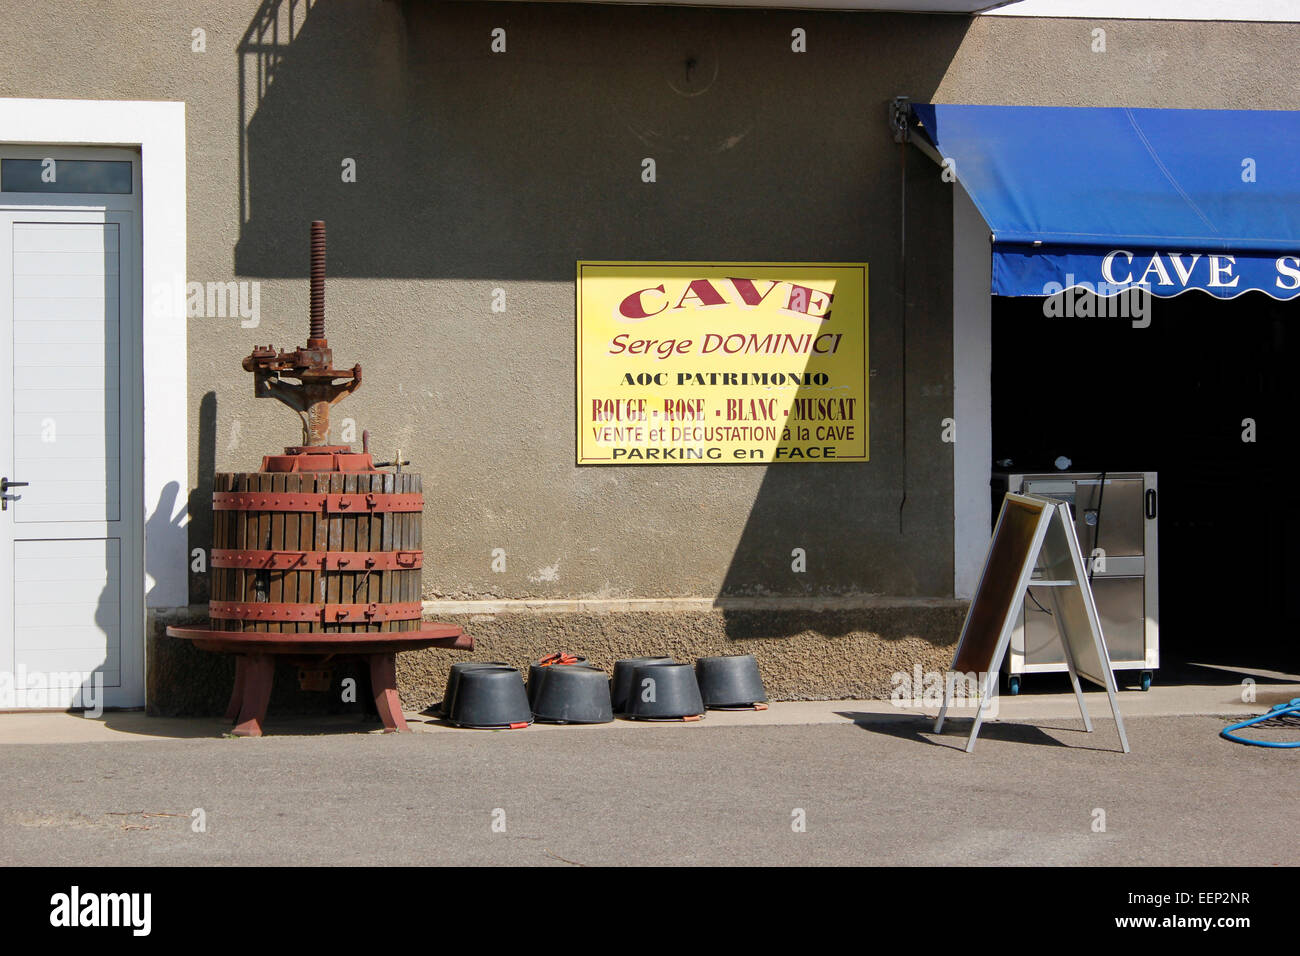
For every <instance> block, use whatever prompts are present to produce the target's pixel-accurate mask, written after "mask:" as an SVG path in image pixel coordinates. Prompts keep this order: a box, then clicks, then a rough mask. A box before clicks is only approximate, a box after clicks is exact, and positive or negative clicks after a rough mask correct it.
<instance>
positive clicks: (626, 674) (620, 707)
mask: <svg viewBox="0 0 1300 956" xmlns="http://www.w3.org/2000/svg"><path fill="white" fill-rule="evenodd" d="M672 663H674V661H673V659H672V658H671V657H626V658H624V659H623V660H621V661H616V662H615V663H614V677H613V679H612V680H611V681H610V684H609V696H610V700H611V702H612V703H613V706H614V713H616V714H621V713H623V712H624V711H626V710H627V695H628V692H629V690H630V688H631V687H632V671H633V670H634V669H635V668H637V667H641V666H643V665H645V666H655V667H657V666H659V665H661V664H672Z"/></svg>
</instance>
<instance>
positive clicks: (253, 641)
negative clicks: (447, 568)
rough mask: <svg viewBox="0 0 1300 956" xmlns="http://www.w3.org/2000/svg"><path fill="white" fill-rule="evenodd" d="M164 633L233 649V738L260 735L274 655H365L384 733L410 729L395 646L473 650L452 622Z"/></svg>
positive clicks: (221, 650)
mask: <svg viewBox="0 0 1300 956" xmlns="http://www.w3.org/2000/svg"><path fill="white" fill-rule="evenodd" d="M167 636H168V637H174V638H179V639H181V640H188V641H193V642H194V646H195V647H198V648H200V649H201V650H205V651H216V652H218V653H226V654H235V655H237V657H236V658H235V687H234V690H233V691H232V693H231V695H230V704H229V706H228V707H227V708H226V719H227V720H233V721H235V729H234V733H235V735H236V736H238V737H260V736H261V735H262V723H263V721H265V720H266V708H267V704H268V703H269V702H270V700H271V685H272V682H273V681H274V678H275V658H274V656H273V655H275V654H293V655H298V656H304V655H320V656H322V657H325V658H327V659H330V658H338V657H360V658H364V659H365V660H366V661H367V662H368V663H369V666H370V685H371V689H372V690H373V692H374V695H375V708H376V709H377V710H378V711H379V717H380V720H382V721H383V724H384V732H385V733H404V732H407V731H409V730H410V727H408V726H407V724H406V718H405V716H404V715H403V714H402V707H401V701H400V700H399V698H398V695H397V664H396V655H397V652H398V651H408V650H419V649H421V648H425V647H450V648H457V649H460V650H467V651H469V650H473V649H474V639H473V638H472V637H470V636H469V635H468V634H465V633H464V632H463V631H462V630H461V629H460V628H459V627H455V626H453V625H451V624H432V623H425V624H424V625H423V627H422V628H421V629H420V630H418V631H404V632H402V631H399V632H388V633H369V634H320V633H315V634H268V633H261V632H252V633H245V632H243V631H221V630H213V629H211V628H207V627H169V628H167Z"/></svg>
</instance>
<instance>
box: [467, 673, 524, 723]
mask: <svg viewBox="0 0 1300 956" xmlns="http://www.w3.org/2000/svg"><path fill="white" fill-rule="evenodd" d="M447 720H449V721H450V722H451V723H453V724H455V725H457V726H458V727H474V728H478V729H489V728H490V729H500V728H505V727H526V726H527V725H528V724H531V723H532V722H533V711H532V708H531V707H529V706H528V695H527V694H526V693H524V679H523V677H522V675H520V673H519V671H517V670H516V669H515V668H513V667H510V666H508V665H497V666H487V667H470V668H466V669H465V670H464V671H462V672H461V675H460V680H459V682H458V683H457V684H456V693H455V695H454V696H453V697H452V699H451V704H450V705H449V710H448V712H447Z"/></svg>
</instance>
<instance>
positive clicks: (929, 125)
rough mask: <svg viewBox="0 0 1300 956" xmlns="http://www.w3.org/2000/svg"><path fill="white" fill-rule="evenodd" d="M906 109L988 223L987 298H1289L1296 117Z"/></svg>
mask: <svg viewBox="0 0 1300 956" xmlns="http://www.w3.org/2000/svg"><path fill="white" fill-rule="evenodd" d="M913 109H914V110H915V112H916V115H917V118H918V119H919V120H920V121H921V124H922V126H923V127H924V131H925V134H926V135H928V136H929V138H930V140H931V142H933V143H934V145H935V147H936V149H937V150H938V151H939V153H940V154H942V156H943V157H944V158H945V159H948V160H951V161H952V166H953V172H954V173H955V175H956V178H957V179H958V180H959V181H960V182H961V183H962V184H963V185H964V186H965V187H966V190H967V192H968V193H969V194H970V196H971V199H972V200H974V202H975V205H976V207H977V208H978V209H979V211H980V212H981V213H982V214H983V216H984V219H985V221H986V222H987V223H988V224H989V228H990V230H991V231H992V234H993V244H994V245H993V292H994V294H995V295H1038V296H1041V295H1051V294H1053V293H1055V292H1059V291H1061V289H1062V288H1071V287H1083V288H1091V289H1093V290H1094V291H1097V292H1099V293H1101V294H1113V293H1115V292H1119V291H1123V290H1125V289H1129V288H1133V287H1134V286H1135V285H1139V284H1141V285H1144V286H1146V287H1149V290H1150V292H1151V293H1152V294H1154V295H1157V296H1171V295H1177V294H1179V293H1180V292H1184V291H1186V290H1187V289H1201V290H1203V291H1205V292H1208V293H1210V294H1212V295H1215V296H1218V297H1220V298H1228V299H1230V298H1234V297H1236V296H1238V295H1241V294H1242V293H1243V292H1248V291H1251V290H1258V291H1261V292H1265V293H1267V294H1268V295H1270V296H1272V297H1273V298H1275V299H1290V298H1293V297H1295V296H1296V295H1300V112H1293V111H1264V110H1163V109H1123V108H1110V107H1106V108H1083V107H1078V108H1075V107H1054V106H945V105H940V104H919V105H916V106H914V107H913Z"/></svg>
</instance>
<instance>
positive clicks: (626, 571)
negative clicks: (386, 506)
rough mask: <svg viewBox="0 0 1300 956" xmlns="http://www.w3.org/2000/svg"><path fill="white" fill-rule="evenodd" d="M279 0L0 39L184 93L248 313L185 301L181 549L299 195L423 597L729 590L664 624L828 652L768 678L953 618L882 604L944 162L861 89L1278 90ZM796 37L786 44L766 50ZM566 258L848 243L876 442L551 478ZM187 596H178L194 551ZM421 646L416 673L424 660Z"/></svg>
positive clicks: (904, 556) (929, 376)
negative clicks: (356, 368) (732, 462)
mask: <svg viewBox="0 0 1300 956" xmlns="http://www.w3.org/2000/svg"><path fill="white" fill-rule="evenodd" d="M288 6H289V5H288V4H287V3H283V4H281V3H276V2H274V0H267V2H263V3H255V2H232V0H219V2H215V0H214V2H208V3H192V4H186V5H184V6H182V5H178V4H165V3H146V4H141V3H138V2H132V3H126V2H101V3H95V4H84V3H72V2H67V3H53V4H45V5H41V6H38V7H31V6H24V7H23V8H22V16H20V17H19V16H10V17H8V18H7V20H6V22H7V28H6V33H5V36H4V37H3V38H0V54H2V55H0V96H38V97H63V98H113V99H180V100H184V101H185V102H186V104H187V113H186V115H187V122H188V130H187V136H188V144H187V145H188V162H189V169H188V175H189V208H188V217H189V232H190V235H189V279H190V280H191V281H198V282H204V283H206V282H229V281H257V282H259V283H260V310H261V322H260V325H259V326H258V327H257V328H243V327H241V324H240V319H239V318H238V317H226V318H220V317H205V318H196V319H193V320H191V323H190V328H189V351H190V359H189V369H188V372H189V382H190V393H189V394H188V395H186V396H176V400H177V401H184V402H186V403H187V404H188V407H189V409H190V417H191V425H192V431H193V435H192V439H191V446H190V457H191V462H192V465H191V476H190V477H191V488H192V494H191V516H192V524H191V530H190V539H191V545H192V546H194V547H207V546H208V545H209V544H210V540H209V535H210V530H209V529H210V513H209V510H208V506H207V502H208V501H209V500H210V492H211V485H210V475H211V473H212V471H213V470H245V469H248V468H251V467H255V466H256V464H257V462H258V461H259V460H260V456H261V455H262V454H263V453H265V452H267V451H272V450H276V449H277V448H278V447H280V446H283V445H287V444H292V443H295V442H296V441H297V424H296V421H295V420H294V418H293V417H292V416H291V415H290V414H289V413H288V412H287V411H286V410H285V409H283V408H282V407H280V406H278V405H277V404H275V403H272V402H267V401H256V400H254V399H253V397H252V389H251V387H250V386H251V382H250V376H248V375H247V374H246V373H244V372H242V371H241V370H240V369H239V360H240V358H242V356H244V355H246V354H247V353H248V352H249V351H250V349H251V348H252V346H253V345H255V344H265V343H267V342H273V343H275V344H276V345H277V346H280V347H285V346H290V345H296V344H299V343H300V342H301V341H302V340H303V339H304V338H305V332H306V311H307V283H306V265H307V225H308V222H309V220H311V219H315V218H323V219H325V220H326V221H327V223H328V227H329V243H330V256H329V273H330V276H331V278H330V281H329V283H328V286H327V295H326V302H327V315H328V318H329V323H330V324H329V338H330V343H331V345H332V347H333V348H334V350H335V354H336V358H337V359H338V361H339V363H340V364H351V363H352V362H355V361H360V362H361V363H362V364H363V365H364V367H365V370H366V383H365V385H364V386H363V387H362V388H361V390H360V391H359V392H358V393H357V395H355V396H354V397H352V398H351V399H349V400H348V401H347V402H346V403H345V404H344V405H343V406H341V408H340V410H339V412H338V413H337V414H336V418H335V421H336V423H337V424H340V425H341V424H343V420H344V419H349V418H350V419H352V420H353V421H354V422H355V427H356V432H357V435H358V439H357V440H358V441H359V435H360V431H361V430H362V429H363V428H366V429H369V430H370V432H371V436H372V442H373V446H374V449H375V450H376V451H377V452H378V453H379V454H380V456H381V457H388V456H390V455H391V453H392V452H394V451H395V450H396V449H397V448H400V449H401V451H402V453H403V456H404V457H408V458H410V459H412V460H413V462H414V464H413V466H412V467H413V469H415V470H418V471H420V472H421V473H422V474H423V475H424V484H425V488H426V489H427V492H426V499H427V505H426V510H425V522H426V524H425V529H424V540H425V542H426V547H427V549H428V555H427V558H426V563H425V573H424V581H425V598H426V599H429V600H487V599H507V600H508V599H525V598H527V599H578V598H582V599H596V600H619V599H627V598H636V599H644V598H679V597H689V598H703V599H713V598H717V597H719V596H727V597H731V596H737V597H747V598H764V599H769V603H767V604H766V605H764V607H765V608H766V610H765V611H762V612H759V614H760V616H759V617H757V618H754V617H750V618H746V621H747V622H748V623H746V624H745V625H744V626H743V628H741V629H740V630H736V629H735V628H733V627H731V625H729V624H728V623H727V622H726V620H724V619H725V618H726V613H725V610H723V609H717V610H715V611H714V612H711V613H706V612H703V611H701V612H699V613H698V616H697V617H696V618H695V619H694V621H695V623H694V624H691V623H690V620H691V619H690V618H687V619H681V620H683V621H685V624H683V627H685V632H686V633H692V630H691V629H692V628H694V631H693V633H696V634H698V635H700V647H701V649H703V648H704V647H705V646H709V647H712V646H713V643H712V638H709V637H708V635H709V634H716V633H725V634H727V635H728V636H730V637H731V638H733V639H735V640H740V639H741V638H742V637H744V636H746V635H747V636H749V637H754V638H756V639H771V640H780V639H783V638H788V637H790V636H791V635H793V634H799V633H805V632H807V633H810V634H813V635H821V637H822V638H823V639H824V640H826V641H827V642H840V643H838V644H835V650H834V652H833V654H839V655H841V656H842V658H843V660H844V661H847V663H840V664H834V665H832V664H829V663H826V662H825V659H824V657H823V656H819V655H818V654H813V653H809V654H806V655H795V656H790V655H778V656H779V657H780V659H781V660H782V661H783V663H782V664H781V665H780V666H781V668H782V670H781V673H780V675H775V672H773V673H774V677H773V679H774V680H776V681H777V683H779V684H780V686H781V687H782V688H784V690H783V693H784V694H786V695H787V696H826V695H828V694H834V693H838V692H840V690H842V689H844V688H848V689H855V688H856V689H858V690H864V689H873V688H879V687H880V686H881V684H880V679H881V676H882V675H883V674H885V673H887V670H888V669H893V668H894V667H895V666H897V664H898V663H899V662H896V661H894V660H893V658H894V657H895V656H897V655H895V654H893V652H889V651H882V652H881V653H873V652H872V650H871V649H872V648H881V647H883V646H884V644H885V643H887V642H889V641H899V640H905V641H909V642H911V643H909V644H908V646H909V647H912V648H913V649H914V651H913V652H912V656H913V657H914V658H916V659H919V658H920V657H926V658H927V659H928V658H929V657H932V656H933V657H935V658H936V659H937V658H938V657H941V656H943V655H944V654H946V651H943V652H942V653H940V652H939V651H935V650H933V649H934V648H941V647H942V646H943V645H945V644H946V643H948V642H950V641H952V640H953V639H954V637H955V631H956V626H957V623H959V617H954V615H952V614H948V615H947V616H943V615H940V616H938V617H936V615H935V614H933V613H931V612H930V611H927V612H925V613H920V612H917V611H916V610H915V609H914V608H913V607H911V606H909V605H908V604H907V602H906V600H902V599H911V598H918V597H936V598H943V597H945V596H951V594H952V582H953V567H952V550H953V543H952V519H953V493H952V491H953V489H952V475H953V467H952V454H951V446H950V445H947V444H945V443H944V442H943V441H942V440H941V437H940V436H941V427H942V426H941V422H942V419H943V418H945V417H946V416H948V415H950V414H952V396H951V390H952V362H953V356H952V345H951V343H952V340H953V337H952V326H951V315H952V301H951V296H952V275H953V269H952V259H951V248H952V208H951V195H950V189H951V187H950V186H948V185H947V184H944V183H942V182H941V180H940V179H939V175H938V170H937V169H936V168H935V167H934V166H933V165H932V164H930V163H929V161H928V160H925V159H924V158H923V157H921V156H920V155H919V153H917V152H916V151H915V150H910V149H909V150H906V151H903V152H902V153H901V154H900V150H899V147H898V146H897V145H896V144H894V143H893V142H892V140H891V139H890V137H889V134H888V130H887V127H886V125H885V103H886V101H887V100H888V99H889V98H890V97H891V96H893V95H896V94H907V95H909V96H911V97H912V98H914V99H916V100H930V99H932V100H937V101H947V102H987V103H1026V104H1033V103H1041V104H1062V105H1134V106H1203V107H1235V108H1294V107H1295V106H1296V104H1297V102H1298V101H1300V86H1298V83H1300V81H1298V80H1297V78H1296V77H1297V74H1296V73H1295V71H1294V69H1293V63H1294V55H1295V53H1296V52H1297V50H1300V27H1296V26H1294V25H1279V24H1215V23H1197V22H1179V23H1166V22H1138V21H1110V22H1101V23H1093V22H1090V21H1080V20H1059V19H1058V20H1029V19H1018V18H1012V17H997V18H975V19H969V18H965V17H943V16H924V15H901V14H876V13H812V12H781V11H746V10H725V11H724V10H711V9H683V8H672V9H669V8H658V7H627V6H586V5H569V4H564V5H561V4H536V5H529V4H485V3H433V2H407V3H397V2H391V0H374V2H358V0H349V2H343V0H319V2H317V3H315V4H314V5H312V7H311V9H310V11H306V12H304V11H303V9H302V8H303V7H304V6H305V5H304V4H298V7H299V13H298V15H297V17H296V18H295V21H294V22H293V23H292V24H291V23H290V15H289V10H288ZM272 24H275V28H274V29H272ZM497 27H502V28H504V29H505V30H506V31H507V50H506V52H505V53H503V54H493V53H492V52H491V51H490V48H489V44H490V32H491V31H492V30H493V29H494V28H497ZM796 27H800V28H803V29H804V30H806V31H807V48H808V52H807V53H793V52H791V49H790V34H791V30H792V29H794V28H796ZM1095 27H1101V28H1103V29H1104V30H1105V31H1106V52H1105V53H1098V52H1093V50H1092V46H1093V36H1092V33H1091V31H1092V30H1093V29H1094V28H1095ZM195 29H202V30H203V31H205V36H204V39H205V41H206V51H205V52H202V53H199V52H194V51H193V50H192V42H193V40H192V35H193V34H192V31H194V30H195ZM2 139H3V133H2V131H0V140H2ZM1080 148H1086V144H1080ZM644 157H653V158H654V159H655V160H656V164H657V169H658V181H657V182H656V183H654V184H646V183H643V182H642V181H641V179H640V170H641V160H642V159H643V158H644ZM345 158H351V159H354V160H355V161H356V165H357V181H356V182H355V183H345V182H342V180H341V176H340V164H341V162H342V161H343V160H344V159H345ZM146 161H147V160H146ZM904 163H905V164H906V169H907V183H908V189H907V194H908V195H907V252H906V261H907V268H906V275H905V276H904V273H903V270H902V269H901V268H900V263H901V261H902V258H903V257H902V254H901V250H900V241H901V208H900V184H901V170H902V164H904ZM579 258H601V259H681V260H686V259H735V260H747V259H773V260H780V259H789V260H827V261H835V260H843V261H867V262H869V263H870V266H871V287H870V301H871V315H870V322H871V325H870V349H871V353H870V366H871V369H872V377H871V381H870V388H871V459H872V460H871V462H870V463H868V464H862V465H858V464H854V465H843V464H841V465H790V466H776V467H772V468H767V469H765V468H756V467H685V466H683V467H641V468H638V467H621V468H581V469H580V468H577V467H575V466H574V465H573V463H572V462H573V444H574V422H573V408H572V395H573V278H572V276H573V263H574V260H576V259H579ZM497 288H501V289H504V290H505V293H506V301H507V310H506V312H505V313H503V314H501V313H494V312H493V311H492V310H491V308H490V305H491V298H492V290H494V289H497ZM904 295H906V300H907V309H906V323H907V327H906V353H905V354H904V336H903V315H904V311H903V300H904ZM958 360H960V356H958ZM794 547H802V548H804V549H805V550H806V551H807V553H808V570H807V573H805V574H801V575H800V574H793V573H792V572H791V570H790V551H791V549H792V548H794ZM495 548H503V549H505V551H506V555H507V570H506V572H505V573H494V572H493V571H492V570H491V564H490V560H491V552H492V550H493V549H495ZM191 595H192V599H193V600H194V601H196V602H201V601H203V600H205V599H206V579H205V578H204V577H203V576H202V575H193V576H192V589H191ZM865 595H877V596H880V595H883V596H886V597H887V598H897V599H900V600H899V601H898V602H897V607H896V608H895V610H894V611H893V612H891V613H893V614H894V615H895V618H896V619H895V620H891V623H890V624H889V625H888V626H884V625H881V624H880V622H879V619H878V618H877V617H873V615H876V614H878V613H879V612H878V610H871V611H869V610H864V611H863V612H862V613H861V614H860V615H859V616H858V618H857V622H856V623H853V621H849V622H848V623H847V624H846V623H845V621H843V620H839V619H837V621H836V622H835V623H834V624H833V625H829V624H828V625H825V626H823V625H816V624H815V622H814V626H813V627H812V630H811V631H809V630H808V629H807V628H806V627H804V624H806V623H807V619H806V618H799V619H798V620H796V619H795V617H794V616H792V615H798V614H803V613H804V612H803V611H800V610H798V609H797V608H796V607H794V606H793V605H791V606H790V608H789V611H788V612H783V611H782V603H781V601H782V599H784V598H788V599H794V598H799V599H808V598H813V597H815V598H831V597H844V596H849V597H853V596H858V597H862V596H865ZM865 602H866V599H865V597H864V606H865ZM876 607H877V608H878V607H879V604H878V603H877V604H876ZM517 613H519V614H522V615H523V616H522V617H519V618H512V619H511V623H510V625H509V626H503V627H496V626H495V625H493V626H491V627H488V626H486V621H487V619H483V618H480V619H479V623H480V624H482V625H483V627H482V628H481V629H482V630H483V631H484V633H485V635H490V636H491V640H490V641H487V642H486V644H485V647H484V651H483V653H484V654H485V655H486V656H488V657H490V658H506V659H517V660H518V662H520V663H522V662H523V661H524V660H526V658H527V656H529V655H531V654H533V653H534V652H536V651H539V650H544V649H547V648H548V647H549V646H550V645H553V644H555V643H556V642H563V641H564V640H565V638H566V632H565V631H564V630H563V629H561V630H559V631H557V630H556V626H555V622H554V620H552V619H551V617H547V618H546V619H545V620H543V618H542V617H541V616H533V617H530V616H529V613H528V612H527V609H521V610H519V611H518V612H517ZM783 614H784V617H783V616H782V615H783ZM466 620H471V619H470V618H466ZM490 620H491V621H496V620H497V616H496V615H495V612H494V615H493V616H492V617H491V618H490ZM675 620H678V619H675ZM940 620H941V621H942V623H938V622H939V621H940ZM614 621H615V623H613V624H611V623H610V622H608V621H605V622H603V623H601V625H600V627H595V628H593V627H589V626H587V625H584V624H580V623H579V622H578V620H577V618H574V619H573V629H572V630H571V631H570V632H568V633H570V634H572V635H580V636H582V639H583V640H584V641H586V642H588V643H587V645H586V646H584V647H581V648H579V647H573V646H570V647H567V648H566V649H570V650H585V651H587V652H589V653H591V654H592V655H593V656H599V655H600V654H601V653H613V652H614V651H615V650H619V651H621V650H622V649H624V648H626V649H627V650H628V651H632V650H635V648H636V646H638V642H640V646H641V647H642V649H643V650H653V649H654V648H653V647H650V646H649V644H648V643H646V639H645V638H644V633H645V630H644V626H645V623H646V622H645V620H644V619H642V618H637V617H636V616H635V615H628V616H625V617H624V618H623V619H622V620H621V622H620V621H619V619H618V617H617V615H615V616H614ZM718 621H722V622H723V623H722V625H721V631H719V629H718V628H719V626H720V625H719V624H718V623H717V622H718ZM520 622H523V623H522V624H521V623H520ZM529 622H532V623H529ZM742 632H743V633H742ZM601 634H604V635H605V636H604V637H601V636H600V635H601ZM845 640H850V641H852V642H855V643H851V644H846V643H843V642H844V641H845ZM650 643H653V642H650ZM927 648H930V649H931V650H927ZM150 653H151V655H153V656H155V657H158V656H159V655H162V654H165V653H166V650H165V642H162V643H161V644H159V642H157V641H154V642H151V650H150ZM429 653H430V654H431V655H434V657H433V658H429V659H433V660H436V661H438V662H443V661H445V660H446V658H447V655H446V654H445V653H441V652H429ZM773 653H776V652H775V651H774V652H773ZM439 655H440V656H439ZM155 663H157V662H155ZM162 663H164V664H165V663H166V662H165V661H164V662H162ZM902 663H903V665H904V666H906V661H903V662H902ZM422 666H423V665H418V667H422ZM430 666H432V667H433V668H434V671H433V672H428V673H424V676H422V677H421V678H420V682H421V684H422V685H425V684H429V685H431V684H436V683H437V682H438V681H439V679H440V678H439V674H440V673H441V671H440V670H439V668H442V666H443V664H442V663H437V664H434V665H430ZM165 669H166V668H165V667H164V670H165ZM426 670H427V669H426ZM153 672H154V671H153V669H152V664H151V673H153ZM845 675H848V676H847V677H846V676H845ZM176 679H178V680H183V679H184V677H183V675H182V676H180V677H178V678H176ZM151 686H152V687H154V688H155V690H154V691H153V692H151V693H156V692H157V687H156V685H154V684H151ZM407 690H408V691H409V690H410V685H409V682H408V686H407Z"/></svg>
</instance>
